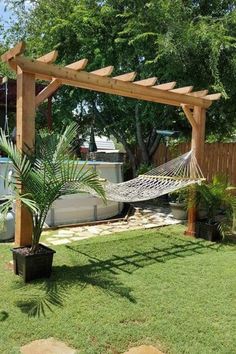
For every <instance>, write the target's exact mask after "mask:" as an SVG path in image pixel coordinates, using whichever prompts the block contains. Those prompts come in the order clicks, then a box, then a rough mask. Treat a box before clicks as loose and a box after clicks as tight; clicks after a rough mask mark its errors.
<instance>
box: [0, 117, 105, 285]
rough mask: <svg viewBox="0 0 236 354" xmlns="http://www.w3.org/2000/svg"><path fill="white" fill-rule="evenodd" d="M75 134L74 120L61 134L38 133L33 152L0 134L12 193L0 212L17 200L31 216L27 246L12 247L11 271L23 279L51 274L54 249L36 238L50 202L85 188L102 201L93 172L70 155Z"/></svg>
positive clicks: (98, 183)
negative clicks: (7, 163)
mask: <svg viewBox="0 0 236 354" xmlns="http://www.w3.org/2000/svg"><path fill="white" fill-rule="evenodd" d="M76 135H77V125H76V124H75V123H72V124H71V125H69V126H68V127H67V128H66V129H65V130H64V132H63V133H62V134H55V133H47V132H45V131H44V132H40V133H39V134H38V135H37V137H36V143H35V149H34V152H32V151H30V150H27V151H28V153H26V152H22V151H19V150H18V149H17V148H16V147H15V146H14V145H13V143H12V142H10V141H9V140H8V139H7V137H6V136H5V134H4V133H3V132H1V133H0V149H1V150H2V151H4V152H5V153H6V154H7V155H8V157H9V159H10V160H11V163H12V164H13V168H14V172H13V176H12V177H13V178H12V179H11V180H10V182H9V184H10V186H11V188H12V190H13V194H12V195H10V196H5V197H4V198H6V200H5V202H4V203H3V204H1V205H0V213H2V215H6V213H7V212H8V210H9V208H10V207H11V206H12V203H14V202H16V201H20V202H21V203H22V204H23V205H24V206H25V208H27V209H28V211H29V214H30V216H31V219H32V225H33V231H32V243H31V245H29V246H27V247H17V248H14V249H13V250H12V251H13V261H14V270H15V273H16V274H19V275H22V276H23V278H24V281H25V282H27V281H30V280H32V279H35V278H40V277H48V276H50V274H51V268H52V260H53V253H54V252H55V251H53V250H51V249H49V248H48V247H46V246H44V245H42V244H40V243H39V241H40V236H41V234H42V230H43V226H44V222H45V219H46V216H47V213H48V211H49V209H50V207H51V205H52V203H53V202H54V201H55V200H56V199H57V198H59V197H61V196H63V195H68V194H74V193H80V192H83V191H89V190H93V191H95V192H96V194H97V195H99V196H100V197H102V199H103V200H104V201H105V193H104V189H103V187H102V184H101V182H100V180H99V177H98V175H97V173H96V172H95V171H94V170H92V169H88V168H85V165H83V166H82V167H81V165H79V163H78V159H77V158H76V157H75V156H73V153H72V143H73V141H74V138H75V136H76ZM19 185H20V186H21V188H18V187H19ZM21 190H22V191H21ZM2 219H4V218H2Z"/></svg>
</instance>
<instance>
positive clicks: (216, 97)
mask: <svg viewBox="0 0 236 354" xmlns="http://www.w3.org/2000/svg"><path fill="white" fill-rule="evenodd" d="M221 96H222V95H221V93H213V94H211V95H207V96H205V97H204V99H206V100H211V101H217V100H219V99H220V98H221Z"/></svg>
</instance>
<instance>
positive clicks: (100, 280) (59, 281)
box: [15, 233, 221, 317]
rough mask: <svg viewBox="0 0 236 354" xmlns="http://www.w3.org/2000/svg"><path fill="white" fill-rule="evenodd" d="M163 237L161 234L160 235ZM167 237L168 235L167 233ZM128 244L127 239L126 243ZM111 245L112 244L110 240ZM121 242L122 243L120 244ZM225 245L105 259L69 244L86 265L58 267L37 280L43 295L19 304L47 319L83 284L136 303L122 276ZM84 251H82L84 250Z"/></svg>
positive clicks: (189, 244)
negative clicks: (122, 274)
mask: <svg viewBox="0 0 236 354" xmlns="http://www.w3.org/2000/svg"><path fill="white" fill-rule="evenodd" d="M159 234H160V235H161V233H159ZM163 236H165V234H163ZM124 241H125V240H124ZM108 242H109V241H108ZM119 242H120V241H119ZM219 247H221V245H218V244H213V243H208V242H206V241H203V240H200V239H199V240H189V239H185V240H181V242H178V243H177V244H176V243H174V242H171V246H169V247H156V246H154V247H152V248H150V249H149V250H145V251H144V250H142V249H135V250H133V251H132V252H130V253H127V254H125V255H115V254H114V255H112V256H111V257H109V258H106V259H104V260H103V259H101V258H98V257H97V256H95V255H94V254H93V251H91V252H90V253H88V252H86V251H83V246H82V247H81V244H76V245H73V246H71V245H66V246H65V248H66V249H67V250H69V251H70V252H72V253H74V254H78V255H79V256H83V257H86V264H83V265H78V264H76V265H72V266H68V265H61V266H55V267H54V272H53V276H52V277H51V279H50V280H47V281H40V280H39V281H35V282H34V284H36V285H40V290H42V292H43V294H42V296H36V297H32V298H29V299H27V300H24V301H18V302H17V303H16V305H17V307H19V308H20V310H21V311H22V312H23V313H25V314H27V315H28V316H29V317H40V316H46V314H47V313H49V312H53V310H54V307H63V303H64V301H65V300H66V299H67V297H68V296H69V295H68V291H69V290H70V289H71V287H73V286H75V285H78V284H80V285H81V289H82V290H83V289H85V288H86V287H87V286H88V285H92V286H95V287H98V288H99V289H101V290H102V291H104V292H105V293H107V294H108V295H111V296H118V297H121V298H125V299H127V300H128V301H130V302H131V303H136V301H137V300H136V299H135V297H134V296H133V295H132V291H133V288H131V287H127V286H125V284H123V283H122V282H121V280H120V279H118V275H119V274H120V273H126V274H127V275H132V274H133V273H134V272H135V271H137V270H139V269H142V268H145V267H148V266H150V265H153V264H157V263H166V262H168V261H171V260H174V259H176V258H180V259H183V258H186V257H190V256H195V255H201V254H204V253H205V252H208V251H209V250H211V251H218V249H219ZM81 248H82V249H81ZM15 287H17V288H20V289H21V290H22V291H24V290H25V287H24V286H23V284H22V282H20V281H18V282H17V283H15Z"/></svg>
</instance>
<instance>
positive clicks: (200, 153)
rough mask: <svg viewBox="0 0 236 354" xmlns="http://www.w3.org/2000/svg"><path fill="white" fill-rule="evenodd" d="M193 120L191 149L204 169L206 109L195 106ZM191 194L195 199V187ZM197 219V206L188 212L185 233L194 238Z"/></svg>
mask: <svg viewBox="0 0 236 354" xmlns="http://www.w3.org/2000/svg"><path fill="white" fill-rule="evenodd" d="M193 118H194V121H195V123H196V124H194V125H192V141H191V149H192V150H193V152H194V153H195V157H196V159H197V162H198V164H199V166H200V167H202V161H203V157H204V145H205V125H206V110H205V109H204V108H201V107H198V106H194V109H193ZM191 192H192V196H191V198H194V194H195V188H194V187H193V189H192V191H191ZM196 219H197V209H196V206H194V205H193V206H192V207H191V208H190V209H189V211H188V228H187V230H186V231H185V234H186V235H190V236H191V235H192V236H194V235H195V234H196Z"/></svg>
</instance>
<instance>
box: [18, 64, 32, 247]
mask: <svg viewBox="0 0 236 354" xmlns="http://www.w3.org/2000/svg"><path fill="white" fill-rule="evenodd" d="M34 142H35V75H34V74H29V73H26V72H24V71H22V70H21V68H20V67H17V109H16V144H17V148H18V149H20V150H22V151H27V149H33V148H34ZM19 188H20V189H21V188H22V187H21V186H19ZM32 229H33V227H32V217H31V215H30V213H29V211H28V210H27V209H26V208H25V207H24V205H22V203H21V202H18V203H17V205H16V231H15V243H16V245H17V246H25V245H31V243H32Z"/></svg>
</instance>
